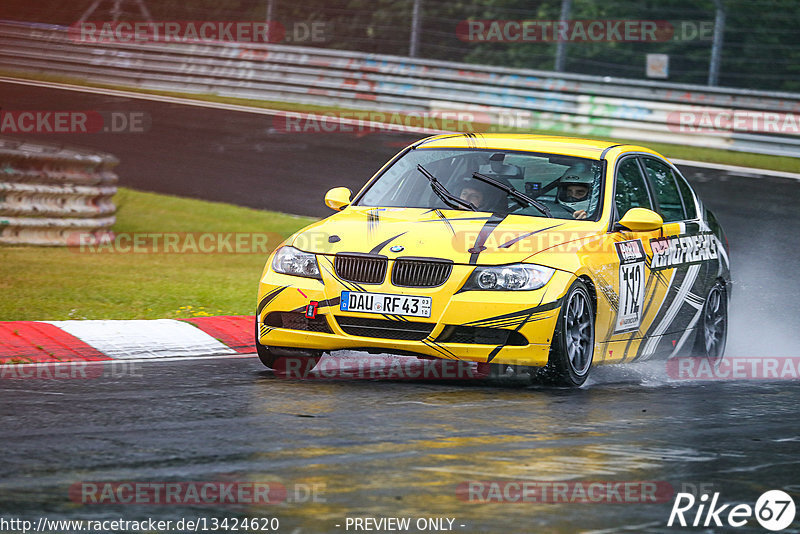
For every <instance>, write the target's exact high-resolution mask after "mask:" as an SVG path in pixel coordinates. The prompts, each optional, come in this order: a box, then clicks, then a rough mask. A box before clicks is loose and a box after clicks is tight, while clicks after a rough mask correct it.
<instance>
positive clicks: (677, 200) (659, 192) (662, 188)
mask: <svg viewBox="0 0 800 534" xmlns="http://www.w3.org/2000/svg"><path fill="white" fill-rule="evenodd" d="M644 166H645V168H647V174H648V175H650V183H651V184H653V189H654V190H655V193H656V198H657V199H658V206H659V211H660V212H661V216H662V217H663V218H664V222H674V221H682V220H683V219H685V214H684V213H683V203H682V202H681V194H680V193H679V192H678V185H677V184H676V183H675V177H674V176H673V175H672V169H670V168H669V167H668V166H667V165H665V164H663V163H661V162H660V161H657V160H654V159H652V158H644Z"/></svg>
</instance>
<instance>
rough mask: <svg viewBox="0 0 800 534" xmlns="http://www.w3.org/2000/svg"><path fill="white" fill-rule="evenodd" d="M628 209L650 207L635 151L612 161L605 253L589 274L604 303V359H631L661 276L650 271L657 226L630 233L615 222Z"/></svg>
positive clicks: (660, 292) (661, 287) (659, 291)
mask: <svg viewBox="0 0 800 534" xmlns="http://www.w3.org/2000/svg"><path fill="white" fill-rule="evenodd" d="M631 208H645V209H649V210H656V209H657V205H656V203H655V201H654V198H653V195H652V191H651V188H650V186H649V185H648V181H647V179H646V178H645V174H644V169H643V167H642V164H641V162H640V161H639V158H638V156H637V155H628V156H623V157H621V158H620V159H618V160H617V162H616V166H615V172H614V198H613V207H612V209H613V213H614V214H613V217H612V221H611V228H610V229H609V233H608V234H607V236H606V245H605V246H604V247H603V250H604V251H607V252H606V253H605V255H604V257H603V260H602V261H600V262H598V263H599V265H597V267H596V270H595V272H594V273H593V278H594V279H595V281H596V283H597V285H598V289H599V291H598V293H599V294H600V295H602V296H603V297H604V300H605V302H606V303H607V304H608V306H607V307H606V306H598V314H597V321H598V323H597V325H598V328H597V333H598V336H597V343H598V347H597V349H598V350H597V352H596V354H602V355H603V359H604V360H605V361H606V362H621V361H627V360H631V359H633V358H635V357H636V356H637V355H638V353H639V349H640V346H641V345H642V340H643V339H644V338H645V333H646V332H647V330H648V329H649V328H650V325H651V323H652V321H653V319H654V317H655V315H656V313H657V311H658V309H659V308H660V305H661V302H662V301H663V299H664V295H665V290H666V287H667V279H666V278H665V277H664V276H663V275H661V274H660V273H659V274H655V273H653V272H652V271H651V269H650V258H651V257H652V252H651V249H650V242H651V240H652V239H655V238H659V237H660V236H661V235H662V231H661V229H658V230H654V231H649V232H635V231H631V230H627V229H624V228H621V227H619V225H618V224H617V223H618V221H619V220H620V219H621V218H622V217H623V216H624V215H625V213H627V212H628V210H630V209H631Z"/></svg>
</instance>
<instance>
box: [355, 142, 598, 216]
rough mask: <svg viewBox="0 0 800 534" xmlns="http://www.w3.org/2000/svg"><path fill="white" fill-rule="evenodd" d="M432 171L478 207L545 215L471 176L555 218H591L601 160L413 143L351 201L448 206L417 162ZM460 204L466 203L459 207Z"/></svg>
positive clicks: (450, 189) (594, 213)
mask: <svg viewBox="0 0 800 534" xmlns="http://www.w3.org/2000/svg"><path fill="white" fill-rule="evenodd" d="M418 165H422V167H423V169H424V170H426V171H427V172H429V173H430V174H431V175H433V176H434V177H435V178H436V180H437V181H438V182H439V183H440V184H441V185H442V186H444V187H445V188H446V189H447V192H449V193H450V194H451V195H453V196H456V197H458V198H460V199H463V200H465V201H467V202H469V203H471V204H472V205H473V206H475V207H476V208H477V209H478V210H479V211H487V212H492V213H499V214H510V213H514V214H519V215H530V216H532V217H545V215H544V214H543V213H542V211H541V210H539V209H537V207H536V206H533V205H531V204H530V203H528V202H525V201H524V200H520V199H517V198H515V197H514V196H513V195H511V194H509V193H508V192H506V191H503V190H502V188H500V187H497V186H496V185H492V184H491V183H487V181H484V180H480V179H478V178H475V176H474V174H475V173H479V174H480V175H482V176H485V177H489V178H492V179H493V180H494V181H497V182H500V183H502V184H504V185H507V186H510V187H513V188H514V189H516V190H517V191H519V192H520V193H522V194H523V195H525V196H526V197H528V198H531V199H534V200H537V201H538V202H539V203H540V204H541V205H544V206H545V207H547V208H548V209H549V210H550V213H551V214H552V216H553V217H555V218H559V219H588V220H597V218H598V217H599V215H600V213H599V212H600V209H599V205H600V198H601V196H600V195H601V186H600V183H601V179H600V177H601V165H600V162H599V161H597V160H591V159H585V158H578V157H574V156H562V155H556V154H539V153H533V152H515V151H510V150H491V149H481V150H475V149H461V150H459V149H439V148H417V149H414V150H410V151H408V152H407V153H406V154H405V155H403V156H402V157H401V158H399V159H398V160H397V161H395V162H394V163H393V164H392V165H391V167H389V168H388V169H386V170H385V171H384V172H383V173H382V174H381V175H380V176H379V177H378V179H377V180H375V181H374V182H373V183H372V184H371V185H370V186H369V188H368V189H367V191H366V192H365V193H364V194H363V195H362V196H361V198H359V199H357V200H356V202H355V205H357V206H375V207H398V208H429V209H453V203H452V202H451V203H449V204H448V203H447V202H445V200H444V199H443V198H442V195H440V194H437V193H436V192H435V191H434V190H433V188H432V187H431V182H430V181H429V180H428V179H427V178H426V177H425V176H424V174H423V173H422V172H421V171H420V169H418V168H417V166H418ZM465 209H466V208H465Z"/></svg>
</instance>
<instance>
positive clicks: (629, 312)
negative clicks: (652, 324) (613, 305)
mask: <svg viewBox="0 0 800 534" xmlns="http://www.w3.org/2000/svg"><path fill="white" fill-rule="evenodd" d="M614 246H615V247H616V249H617V256H618V257H619V309H618V310H617V319H616V321H615V323H614V333H615V334H621V333H623V332H633V331H636V330H638V329H639V326H640V325H641V324H642V312H643V310H642V307H643V305H644V278H645V266H644V262H645V258H646V255H645V253H644V246H642V241H641V239H635V240H633V241H621V242H619V243H614Z"/></svg>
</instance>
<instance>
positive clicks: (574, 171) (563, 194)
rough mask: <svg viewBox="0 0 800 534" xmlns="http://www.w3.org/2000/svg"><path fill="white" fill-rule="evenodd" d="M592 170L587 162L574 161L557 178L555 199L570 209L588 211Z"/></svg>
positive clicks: (592, 176) (592, 178) (592, 183)
mask: <svg viewBox="0 0 800 534" xmlns="http://www.w3.org/2000/svg"><path fill="white" fill-rule="evenodd" d="M593 185H594V172H593V171H592V167H591V165H590V164H588V163H576V164H575V165H573V166H571V167H570V168H569V169H567V170H566V171H564V174H562V175H561V178H559V183H558V196H557V197H556V198H557V201H558V203H559V204H561V205H562V206H566V207H567V208H569V209H570V210H573V211H578V210H585V211H587V212H588V211H589V204H590V201H591V198H592V186H593Z"/></svg>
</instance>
